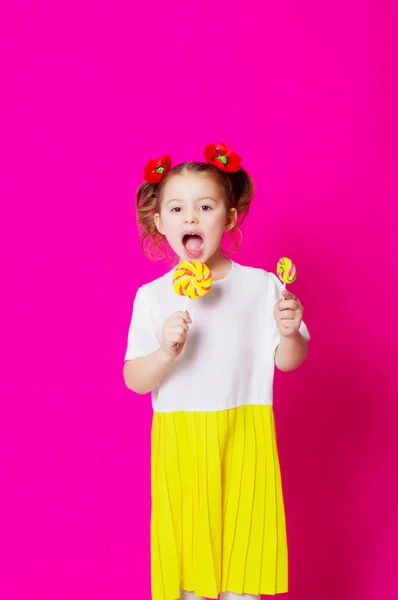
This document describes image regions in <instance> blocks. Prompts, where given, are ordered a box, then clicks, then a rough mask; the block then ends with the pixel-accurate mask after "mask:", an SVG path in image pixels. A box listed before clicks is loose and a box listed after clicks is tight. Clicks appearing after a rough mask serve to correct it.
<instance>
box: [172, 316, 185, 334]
mask: <svg viewBox="0 0 398 600" xmlns="http://www.w3.org/2000/svg"><path fill="white" fill-rule="evenodd" d="M167 327H184V329H186V330H187V331H188V323H187V322H186V321H184V319H182V318H181V317H177V318H176V319H173V320H171V321H170V322H169V323H167Z"/></svg>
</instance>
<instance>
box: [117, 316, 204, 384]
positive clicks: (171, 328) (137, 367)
mask: <svg viewBox="0 0 398 600" xmlns="http://www.w3.org/2000/svg"><path fill="white" fill-rule="evenodd" d="M190 323H192V320H191V317H190V316H189V313H188V311H185V312H181V311H179V312H176V313H174V314H173V315H171V317H169V318H168V319H167V321H165V323H164V325H163V339H162V345H161V346H160V348H158V349H157V350H155V351H154V352H151V354H148V355H147V356H139V357H137V358H132V359H131V360H126V361H125V363H124V367H123V376H124V382H125V384H126V385H127V387H128V388H129V389H130V390H133V392H137V394H148V392H152V390H154V389H155V388H156V387H158V385H159V383H160V382H161V381H162V379H163V377H164V376H165V375H166V373H167V371H168V370H169V369H170V367H171V365H172V364H173V362H174V361H175V359H176V358H177V357H178V356H179V355H180V354H181V352H182V351H183V349H184V346H185V342H186V339H187V333H188V329H189V325H190Z"/></svg>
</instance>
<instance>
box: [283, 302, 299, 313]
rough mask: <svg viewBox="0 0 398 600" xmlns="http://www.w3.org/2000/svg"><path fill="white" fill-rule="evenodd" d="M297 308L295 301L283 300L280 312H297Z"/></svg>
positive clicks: (297, 304)
mask: <svg viewBox="0 0 398 600" xmlns="http://www.w3.org/2000/svg"><path fill="white" fill-rule="evenodd" d="M298 308H299V303H298V302H297V300H285V301H284V302H283V304H282V306H280V310H282V311H283V310H286V309H290V310H297V309H298Z"/></svg>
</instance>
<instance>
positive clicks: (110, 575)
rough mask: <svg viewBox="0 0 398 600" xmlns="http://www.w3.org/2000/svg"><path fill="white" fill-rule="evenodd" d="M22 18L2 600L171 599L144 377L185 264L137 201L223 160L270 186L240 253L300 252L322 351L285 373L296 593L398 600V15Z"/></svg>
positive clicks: (204, 6)
mask: <svg viewBox="0 0 398 600" xmlns="http://www.w3.org/2000/svg"><path fill="white" fill-rule="evenodd" d="M3 4H4V6H3V7H2V9H1V11H2V14H1V15H0V22H1V24H2V31H1V35H0V39H1V42H0V43H1V46H0V59H1V67H2V73H1V82H2V92H1V98H0V102H1V104H2V110H1V120H0V127H1V130H0V131H1V136H0V139H1V146H2V158H1V163H0V171H1V180H0V186H1V187H0V193H1V205H2V208H1V218H0V228H1V232H0V244H1V263H0V264H1V269H2V277H1V280H2V293H1V303H2V309H1V313H0V314H1V330H0V332H1V333H0V334H1V363H0V365H1V366H0V371H1V377H0V394H1V409H0V410H1V415H0V457H1V469H0V504H1V509H0V600H34V599H37V600H63V599H68V600H69V599H70V598H74V600H83V599H84V600H89V599H93V600H114V599H116V598H117V599H118V600H127V599H136V598H143V599H149V598H150V574H149V564H150V562H149V518H150V487H149V486H150V480H149V466H150V426H151V406H150V399H149V397H139V396H136V395H134V394H133V393H131V392H129V391H128V390H127V389H126V388H125V386H124V383H123V379H122V365H123V356H124V351H125V344H126V338H127V329H128V325H129V321H130V311H131V304H132V301H133V297H134V294H135V291H136V289H137V287H138V286H139V285H141V284H142V283H143V282H146V281H149V280H150V279H152V278H154V277H156V276H158V275H159V274H162V273H163V272H164V271H165V269H166V268H167V265H164V264H161V263H158V264H154V263H150V262H149V261H147V259H146V258H145V257H144V256H143V255H142V253H141V250H140V247H139V241H138V235H137V232H136V225H135V214H134V191H135V188H136V187H137V185H138V184H139V183H140V182H141V174H142V168H143V165H144V163H145V162H146V161H147V160H148V159H149V158H150V157H153V158H155V157H156V156H158V155H159V154H163V153H170V154H171V155H172V156H173V158H174V161H175V163H177V162H179V161H180V160H186V159H188V160H189V159H201V157H202V154H201V153H202V149H203V148H204V146H205V145H206V144H207V143H211V142H215V141H226V142H227V143H229V144H230V145H231V146H232V147H233V148H235V149H236V150H237V151H238V152H239V153H240V154H241V155H242V156H243V157H244V165H245V166H246V167H247V168H248V169H249V170H250V171H251V172H252V174H253V176H254V178H255V180H256V183H257V189H258V193H257V197H256V200H255V202H254V203H253V209H252V213H251V215H250V216H249V219H248V221H247V226H246V227H245V241H244V245H243V248H242V251H241V253H240V254H239V255H238V256H237V257H236V260H238V262H241V263H243V264H250V265H253V266H259V267H263V268H266V269H268V270H273V269H274V267H275V263H276V261H277V259H278V258H279V257H280V256H281V255H287V256H291V257H292V258H293V259H294V260H295V262H296V264H297V267H298V273H299V277H298V281H297V283H296V284H294V286H292V290H293V291H294V292H295V293H296V294H297V295H298V296H299V297H300V298H301V300H302V302H303V303H304V305H305V312H306V321H307V323H308V326H309V327H310V330H311V333H312V337H313V339H312V343H311V353H310V357H309V359H308V361H307V362H306V364H305V365H304V366H303V367H302V368H301V369H299V370H298V371H297V372H294V373H290V374H281V373H278V374H277V377H276V407H275V410H276V417H277V430H278V436H279V446H280V456H281V462H282V469H283V473H284V489H285V496H286V511H287V518H288V532H289V543H290V567H291V569H290V584H291V591H290V593H289V595H288V597H289V598H290V599H291V600H318V599H319V598H321V599H322V600H329V599H330V600H332V599H333V600H335V599H336V598H338V599H339V600H354V599H358V600H368V599H369V600H370V599H372V600H373V599H374V598H377V599H378V600H387V599H392V598H394V599H395V598H396V597H397V594H398V585H397V579H396V574H395V573H394V570H395V569H396V565H397V558H398V552H397V535H398V516H397V509H396V507H397V500H398V497H397V483H396V482H397V462H396V459H397V424H398V403H397V387H396V385H397V360H396V357H397V350H398V349H397V333H398V332H397V319H398V316H397V302H396V299H397V292H398V288H397V278H396V272H397V267H398V264H397V242H396V238H395V241H394V236H396V230H397V188H398V176H397V164H398V160H397V159H398V144H397V132H398V121H397V105H398V92H397V79H398V78H397V70H396V69H397V62H396V57H397V41H396V40H397V38H396V31H397V26H398V20H397V16H398V15H397V8H396V6H397V5H396V3H395V2H394V1H391V2H386V1H383V0H369V1H363V2H358V1H357V2H355V1H354V2H348V3H347V2H343V1H341V0H338V1H335V2H330V3H326V5H325V3H322V2H315V1H307V2H295V1H293V0H287V1H286V2H283V3H278V2H276V3H275V2H266V3H265V5H264V3H263V2H258V3H257V4H256V3H253V2H252V3H250V2H249V3H247V2H244V3H243V6H244V9H243V8H242V3H241V2H238V1H236V0H231V1H230V2H221V1H220V2H214V1H213V2H208V1H204V2H200V3H195V2H186V1H185V2H182V1H180V0H179V1H176V2H171V3H161V2H158V1H157V0H155V2H148V3H146V2H144V1H141V2H139V3H135V2H120V1H114V2H110V1H109V2H106V6H105V7H104V4H101V3H100V4H101V8H99V5H98V3H94V2H63V3H55V2H36V3H21V2H19V3H15V2H14V3H13V2H9V3H3ZM136 4H138V6H135V5H136ZM394 4H395V7H394ZM6 5H8V6H7V7H6ZM347 6H348V8H347ZM394 37H395V39H394Z"/></svg>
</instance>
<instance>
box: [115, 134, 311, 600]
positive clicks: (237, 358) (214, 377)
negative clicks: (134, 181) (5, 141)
mask: <svg viewBox="0 0 398 600" xmlns="http://www.w3.org/2000/svg"><path fill="white" fill-rule="evenodd" d="M205 158H206V162H188V163H182V164H179V165H178V166H176V167H174V168H171V160H170V157H167V156H166V157H162V158H160V159H158V160H157V161H150V162H149V163H148V165H147V167H146V169H145V171H144V178H145V179H146V183H143V184H142V185H141V186H140V187H139V189H138V193H137V211H138V222H139V224H140V226H141V230H142V236H141V237H142V243H143V247H144V249H146V250H147V252H150V251H151V250H152V249H153V248H161V249H163V251H165V250H164V249H165V246H164V243H167V244H168V245H169V246H170V247H171V249H172V250H173V251H174V253H175V255H176V257H178V258H179V260H180V261H181V262H183V261H187V260H190V259H196V260H200V261H201V262H204V263H206V264H207V266H208V267H209V268H210V270H211V272H212V275H213V285H212V287H211V290H210V292H209V293H208V294H207V295H206V296H204V297H203V298H201V299H199V300H192V301H190V305H189V311H185V312H182V311H179V310H176V309H178V306H179V304H180V301H181V300H182V299H181V298H180V299H179V297H178V296H177V295H176V294H175V292H174V290H173V286H172V273H171V272H170V273H167V274H166V275H164V276H163V277H160V278H158V279H156V280H155V281H152V282H151V283H148V284H146V285H143V286H142V287H140V288H139V289H138V292H137V295H136V298H135V301H134V308H133V315H132V320H131V325H130V329H129V334H128V345H127V351H126V356H125V364H124V380H125V383H126V385H127V386H128V387H129V388H130V389H131V390H133V391H135V392H137V393H139V394H146V393H148V392H152V404H153V409H154V417H153V424H152V518H151V570H152V597H153V598H154V600H176V599H179V598H181V599H184V600H193V599H194V598H204V597H207V598H216V597H217V596H218V594H219V593H220V592H221V599H222V600H238V599H239V600H249V599H250V600H255V599H258V598H259V594H277V593H281V592H286V591H287V587H288V569H287V544H286V530H285V515H284V505H283V496H282V486H281V478H280V470H279V461H278V453H277V445H276V439H275V427H274V417H273V409H272V385H273V376H274V364H275V365H276V366H277V367H278V368H279V369H281V370H283V371H290V370H292V369H295V368H296V367H298V366H299V365H300V364H301V363H302V362H303V361H304V359H305V357H306V355H307V340H308V339H309V334H308V330H307V328H306V326H305V325H304V323H303V322H302V315H303V307H302V305H301V304H300V302H299V300H298V299H297V298H296V297H295V296H294V295H293V294H292V293H290V292H287V291H282V290H283V286H282V284H281V283H280V282H279V280H278V278H277V277H276V276H275V275H274V274H272V273H268V272H266V271H263V270H262V269H255V268H251V267H245V266H242V265H239V264H237V263H235V262H234V261H231V260H229V259H228V258H227V257H226V256H225V254H224V252H223V250H222V241H223V238H224V235H225V234H226V235H228V234H232V235H234V233H236V232H237V231H239V225H240V224H241V223H242V222H243V220H244V218H245V216H246V215H247V212H248V210H249V206H250V203H251V201H252V198H253V193H254V191H253V183H252V180H251V178H250V176H249V175H248V173H247V172H246V171H245V170H244V169H242V168H241V167H240V161H241V159H240V157H239V156H238V155H237V154H236V153H235V152H233V151H232V150H231V149H229V148H228V146H226V145H225V144H214V145H211V146H207V148H206V149H205Z"/></svg>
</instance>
